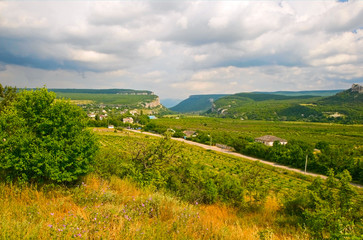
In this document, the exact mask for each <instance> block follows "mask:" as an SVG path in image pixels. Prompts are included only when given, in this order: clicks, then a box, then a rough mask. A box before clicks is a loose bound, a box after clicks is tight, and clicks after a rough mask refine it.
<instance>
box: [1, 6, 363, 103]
mask: <svg viewBox="0 0 363 240" xmlns="http://www.w3.org/2000/svg"><path fill="white" fill-rule="evenodd" d="M0 83H1V84H2V85H10V86H16V87H18V88H20V87H21V88H22V87H27V88H34V87H43V86H46V87H47V88H103V89H104V88H127V89H139V90H151V91H153V92H155V94H157V95H159V96H160V97H161V98H176V99H183V98H186V97H188V96H189V95H193V94H212V93H215V94H216V93H228V94H233V93H238V92H251V91H280V90H290V91H299V90H329V89H347V88H350V86H351V85H352V84H353V83H360V84H362V83H363V1H343V2H340V1H334V0H325V1H313V0H304V1H299V0H290V1H274V0H270V1H247V0H241V1H238V0H234V1H207V0H205V1H193V0H188V1H157V0H150V1H146V0H145V1H117V0H114V1H3V0H0Z"/></svg>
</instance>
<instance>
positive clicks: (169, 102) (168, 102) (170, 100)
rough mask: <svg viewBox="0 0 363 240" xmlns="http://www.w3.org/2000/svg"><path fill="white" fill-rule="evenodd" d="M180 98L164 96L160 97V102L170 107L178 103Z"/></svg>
mask: <svg viewBox="0 0 363 240" xmlns="http://www.w3.org/2000/svg"><path fill="white" fill-rule="evenodd" d="M181 101H183V100H182V99H173V98H166V99H160V102H161V104H163V106H165V107H167V108H172V107H174V106H176V105H178V104H179V103H180V102H181Z"/></svg>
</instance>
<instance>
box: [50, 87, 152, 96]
mask: <svg viewBox="0 0 363 240" xmlns="http://www.w3.org/2000/svg"><path fill="white" fill-rule="evenodd" d="M49 91H52V92H55V93H58V92H59V93H93V94H124V95H153V92H151V91H147V90H134V89H116V88H115V89H75V88H65V89H61V88H54V89H49Z"/></svg>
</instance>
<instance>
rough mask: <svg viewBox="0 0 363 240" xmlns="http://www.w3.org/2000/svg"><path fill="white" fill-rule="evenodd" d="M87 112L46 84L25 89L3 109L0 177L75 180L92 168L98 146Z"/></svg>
mask: <svg viewBox="0 0 363 240" xmlns="http://www.w3.org/2000/svg"><path fill="white" fill-rule="evenodd" d="M86 121H87V119H86V115H85V113H84V112H83V111H82V109H80V108H79V107H77V106H76V105H74V104H71V103H70V102H69V101H65V100H58V99H57V100H56V99H55V93H53V92H48V91H47V89H45V88H42V89H38V90H35V91H22V92H20V93H18V94H17V97H16V100H14V101H12V102H11V103H10V104H9V105H8V106H6V107H5V108H4V109H3V111H2V112H1V114H0V139H1V141H0V177H2V178H6V179H7V180H9V181H11V180H18V181H24V182H25V181H31V182H72V181H75V180H77V179H78V178H79V177H80V176H82V175H85V174H87V173H88V172H90V171H91V163H92V161H93V158H94V155H95V153H96V150H97V141H96V138H95V136H94V135H93V134H92V133H91V132H90V131H88V130H86V129H85V127H86Z"/></svg>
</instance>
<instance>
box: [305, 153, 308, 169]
mask: <svg viewBox="0 0 363 240" xmlns="http://www.w3.org/2000/svg"><path fill="white" fill-rule="evenodd" d="M307 166H308V154H306V158H305V173H306V168H307Z"/></svg>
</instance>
